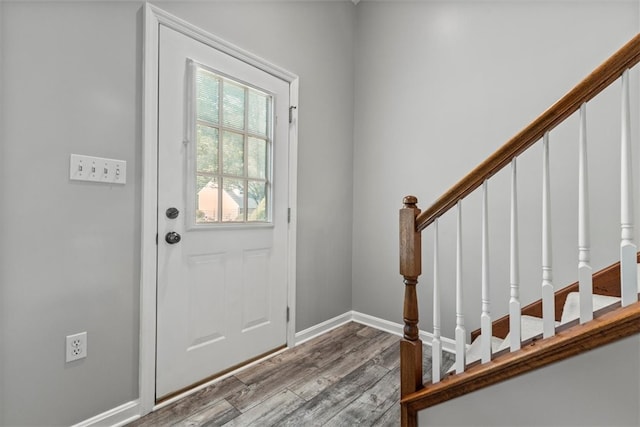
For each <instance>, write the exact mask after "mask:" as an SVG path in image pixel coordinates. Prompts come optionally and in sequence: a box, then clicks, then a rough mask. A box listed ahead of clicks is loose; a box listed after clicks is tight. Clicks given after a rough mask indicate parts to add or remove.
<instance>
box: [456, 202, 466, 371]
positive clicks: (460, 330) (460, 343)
mask: <svg viewBox="0 0 640 427" xmlns="http://www.w3.org/2000/svg"><path fill="white" fill-rule="evenodd" d="M457 212H458V218H457V226H456V229H457V237H456V364H455V366H456V373H458V374H459V373H462V372H464V368H465V363H466V353H467V345H466V341H467V331H466V330H465V328H464V308H463V303H462V302H463V300H462V201H458V205H457Z"/></svg>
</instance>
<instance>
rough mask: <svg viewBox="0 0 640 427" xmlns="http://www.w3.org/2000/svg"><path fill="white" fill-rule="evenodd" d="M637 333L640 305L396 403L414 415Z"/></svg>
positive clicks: (534, 343) (453, 377)
mask: <svg viewBox="0 0 640 427" xmlns="http://www.w3.org/2000/svg"><path fill="white" fill-rule="evenodd" d="M637 333H640V302H638V303H635V304H632V305H630V306H627V307H621V308H618V309H615V310H612V311H609V312H607V313H605V314H603V315H602V316H600V317H598V318H596V319H594V320H593V321H591V322H589V323H586V324H584V325H576V326H573V327H571V328H568V329H565V330H561V331H560V332H558V333H557V334H556V335H555V336H553V337H551V338H547V339H544V340H534V341H532V342H531V343H530V344H529V345H526V346H524V347H523V348H522V349H521V350H519V351H517V352H513V353H505V354H504V355H499V356H498V357H496V358H495V359H494V360H492V361H491V362H489V363H485V364H479V365H475V366H472V367H470V368H469V369H468V370H467V371H465V372H463V373H461V374H453V375H451V376H449V377H446V378H444V379H443V380H442V381H441V382H439V383H437V384H429V385H427V386H426V387H424V388H422V389H421V390H419V391H416V392H415V393H411V394H409V395H406V396H404V397H403V398H402V399H401V401H400V403H401V405H402V406H403V407H406V408H407V410H408V411H410V412H413V413H415V412H417V411H419V410H422V409H426V408H429V407H431V406H434V405H437V404H439V403H442V402H445V401H447V400H451V399H453V398H455V397H458V396H462V395H464V394H468V393H471V392H473V391H476V390H479V389H481V388H484V387H487V386H490V385H493V384H496V383H499V382H502V381H505V380H508V379H510V378H513V377H516V376H518V375H521V374H524V373H526V372H530V371H533V370H534V369H538V368H541V367H543V366H547V365H550V364H552V363H554V362H557V361H560V360H563V359H567V358H569V357H572V356H575V355H578V354H580V353H584V352H586V351H589V350H592V349H594V348H596V347H600V346H603V345H606V344H609V343H612V342H615V341H618V340H620V339H622V338H625V337H628V336H630V335H633V334H637Z"/></svg>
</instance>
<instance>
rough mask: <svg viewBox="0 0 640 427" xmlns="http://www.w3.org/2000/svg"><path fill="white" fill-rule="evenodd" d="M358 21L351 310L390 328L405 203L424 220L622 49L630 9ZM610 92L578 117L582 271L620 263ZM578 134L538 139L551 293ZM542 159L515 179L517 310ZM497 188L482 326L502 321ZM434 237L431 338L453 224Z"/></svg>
mask: <svg viewBox="0 0 640 427" xmlns="http://www.w3.org/2000/svg"><path fill="white" fill-rule="evenodd" d="M357 18H358V28H357V38H356V43H357V47H358V48H357V51H356V76H357V78H356V104H355V105H356V125H355V138H354V153H355V155H354V218H355V220H354V225H353V227H354V232H353V233H354V239H353V242H354V243H353V305H354V309H355V310H357V311H360V312H363V313H367V314H370V315H374V316H378V317H381V318H384V319H388V320H392V321H395V322H398V323H401V322H402V296H403V293H402V282H401V277H400V276H399V274H398V261H397V260H398V247H397V243H396V242H397V239H398V230H397V227H398V226H397V222H398V209H399V208H400V207H401V205H402V198H403V196H405V195H408V194H413V195H415V196H417V197H418V200H419V206H420V207H422V208H423V209H426V208H427V207H428V206H429V205H430V204H431V203H432V202H433V201H435V199H436V198H437V197H439V196H440V195H441V194H442V193H443V192H444V191H445V190H447V189H448V188H449V187H450V186H452V185H453V184H454V183H455V182H456V181H457V180H458V179H460V178H461V177H463V176H464V175H465V174H466V173H468V172H469V171H470V170H471V169H472V168H473V167H475V166H476V165H477V164H479V163H480V162H481V161H482V160H484V159H485V158H486V157H487V156H488V155H489V154H491V153H492V152H493V151H495V150H496V149H497V148H498V147H499V146H501V145H502V144H503V143H504V142H506V141H507V140H508V139H509V138H510V137H511V136H513V135H515V134H516V133H517V132H518V131H519V130H520V129H522V128H523V127H524V126H525V125H527V124H528V123H529V122H530V121H532V120H533V119H534V118H535V117H536V116H538V115H539V114H541V113H542V112H543V111H544V110H545V109H546V108H548V107H549V106H550V105H551V104H552V103H553V102H555V101H556V100H557V99H558V98H559V97H560V96H561V95H562V94H564V93H566V92H567V91H568V90H569V89H570V88H571V87H573V86H574V85H575V84H577V83H578V82H579V81H580V80H581V79H582V78H584V77H585V76H586V75H587V74H588V73H590V72H591V70H593V69H594V68H595V67H596V66H597V65H599V64H600V63H601V62H602V61H603V60H604V59H606V58H607V57H608V56H609V55H611V54H612V53H613V52H614V51H615V50H617V49H618V48H619V47H620V46H622V45H623V44H624V43H625V42H626V41H628V40H629V39H630V38H631V37H632V36H633V35H635V33H636V32H637V30H638V3H637V2H636V1H627V2H604V1H584V2H580V1H576V2H573V1H571V2H564V1H561V2H531V1H514V2H504V1H482V2H471V1H469V2H400V3H397V2H363V3H361V4H359V5H358V15H357ZM634 83H635V82H634ZM619 90H620V89H619V86H618V85H615V86H614V87H612V88H611V90H608V91H607V93H605V94H604V95H603V96H602V98H601V99H598V100H597V101H595V102H593V103H590V104H589V107H588V117H589V125H588V137H589V140H590V150H591V151H590V165H591V173H592V174H591V176H590V183H591V185H592V200H591V203H592V207H593V209H592V218H591V221H592V225H593V227H592V232H593V238H592V246H593V253H592V258H593V265H594V268H595V269H599V268H602V267H604V266H606V265H610V264H611V263H612V262H613V260H614V259H615V258H616V257H617V256H618V251H619V249H618V248H619V233H620V232H619V208H618V206H619V203H620V202H619V199H620V198H619V190H618V188H619V148H618V147H619V138H620V137H619V135H620V118H619V111H620V101H619ZM632 90H633V93H634V95H635V94H636V92H637V90H638V88H637V85H635V84H634V86H633V89H632ZM634 98H635V97H634ZM634 108H636V110H635V111H637V104H636V103H635V100H634ZM634 117H636V116H634ZM577 125H578V123H577V116H576V115H574V116H572V117H571V119H570V120H569V121H568V122H567V123H566V124H565V125H563V126H561V127H559V128H557V129H556V130H555V131H553V132H552V133H551V175H552V188H551V193H552V209H553V212H552V215H553V226H552V227H553V230H554V240H553V245H554V247H553V256H554V268H555V271H554V280H555V283H556V284H557V285H558V286H564V285H566V284H569V283H571V282H573V281H575V280H576V277H577V271H576V270H577V195H576V191H577V176H578V172H577V167H578V165H577V161H578V157H577V141H578V126H577ZM633 131H634V134H637V120H636V126H635V127H634V130H633ZM541 153H542V152H541V147H540V144H539V145H538V146H537V147H534V148H533V149H532V150H530V152H527V153H526V154H525V155H524V156H522V158H521V159H520V160H519V164H518V167H519V207H520V243H521V244H520V248H521V256H520V260H521V286H522V300H523V301H524V302H530V301H533V300H536V299H538V298H540V280H541V279H540V278H541V273H540V265H541V255H540V253H541V243H540V241H541V231H540V230H541V225H540V224H541V201H540V193H541V159H542V155H541ZM636 154H637V152H636ZM636 164H637V163H636ZM603 165H606V167H607V168H606V169H605V167H604V166H603ZM505 172H506V173H500V174H498V175H497V176H496V177H495V178H494V179H492V180H491V181H490V182H489V205H490V222H489V229H490V239H489V240H490V263H491V265H490V267H491V268H490V280H491V293H492V306H491V310H492V313H493V314H494V315H495V316H502V315H504V314H506V313H507V310H508V306H507V304H508V291H509V275H508V274H509V273H508V266H509V252H508V251H509V235H508V232H509V226H508V224H509V185H510V184H509V173H508V170H507V171H505ZM610 188H614V189H615V190H613V191H612V190H611V189H610ZM480 205H481V199H480V193H479V192H476V193H474V194H472V195H471V197H469V198H468V199H467V200H465V202H464V203H463V233H464V243H463V258H464V260H465V269H464V275H463V276H464V283H465V293H466V295H465V313H466V319H465V321H466V324H467V328H468V330H471V329H475V328H477V327H479V319H480V305H481V300H480V292H481V284H480V277H481V275H480V272H481V271H480V259H481V257H480V216H479V212H480ZM372 207H375V208H372ZM440 223H441V224H440V243H441V252H440V256H441V283H442V288H443V289H442V296H441V298H442V301H443V306H442V307H443V313H444V314H443V319H442V322H443V335H444V336H446V337H453V335H454V327H455V315H454V310H455V304H454V301H455V212H454V211H450V212H449V213H448V214H446V215H445V216H444V217H443V218H442V220H441V222H440ZM423 236H424V238H423V255H424V256H423V275H422V277H421V280H420V284H419V285H418V286H419V287H418V292H419V296H420V302H421V310H422V316H421V320H420V326H421V328H423V329H426V330H431V328H432V319H431V313H432V310H431V306H430V304H431V301H432V298H431V293H432V256H433V247H432V245H433V244H432V231H431V230H430V229H428V230H427V231H426V232H425V233H423Z"/></svg>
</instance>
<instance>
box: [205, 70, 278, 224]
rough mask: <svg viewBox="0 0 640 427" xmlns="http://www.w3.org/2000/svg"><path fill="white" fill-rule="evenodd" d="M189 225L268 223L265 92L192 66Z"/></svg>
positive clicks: (268, 128)
mask: <svg viewBox="0 0 640 427" xmlns="http://www.w3.org/2000/svg"><path fill="white" fill-rule="evenodd" d="M194 90H195V108H194V110H195V120H194V121H193V123H195V133H194V135H195V140H196V146H195V150H196V153H195V156H194V158H195V168H194V169H195V175H196V176H195V178H196V179H195V187H196V188H195V191H196V193H195V196H196V197H195V200H194V201H195V204H196V207H195V223H196V224H216V223H218V224H219V223H248V222H251V223H255V222H269V221H270V210H271V206H270V194H271V187H270V181H269V177H270V170H271V165H270V159H271V149H272V143H271V132H272V114H271V111H272V102H273V98H272V96H271V95H269V94H266V93H264V92H261V91H259V90H256V89H254V88H252V87H249V86H246V85H243V84H241V83H239V82H236V81H233V80H231V79H229V78H227V77H224V76H221V75H218V74H216V73H215V72H213V71H211V70H209V69H206V68H204V67H202V66H200V65H196V66H195V67H194Z"/></svg>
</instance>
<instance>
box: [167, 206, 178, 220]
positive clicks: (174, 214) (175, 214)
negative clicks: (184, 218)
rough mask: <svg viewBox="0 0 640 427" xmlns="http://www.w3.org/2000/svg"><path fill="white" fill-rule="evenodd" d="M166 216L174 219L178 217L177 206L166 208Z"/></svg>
mask: <svg viewBox="0 0 640 427" xmlns="http://www.w3.org/2000/svg"><path fill="white" fill-rule="evenodd" d="M166 214H167V218H169V219H176V218H178V215H180V211H179V210H178V209H177V208H169V209H167V212H166Z"/></svg>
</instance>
